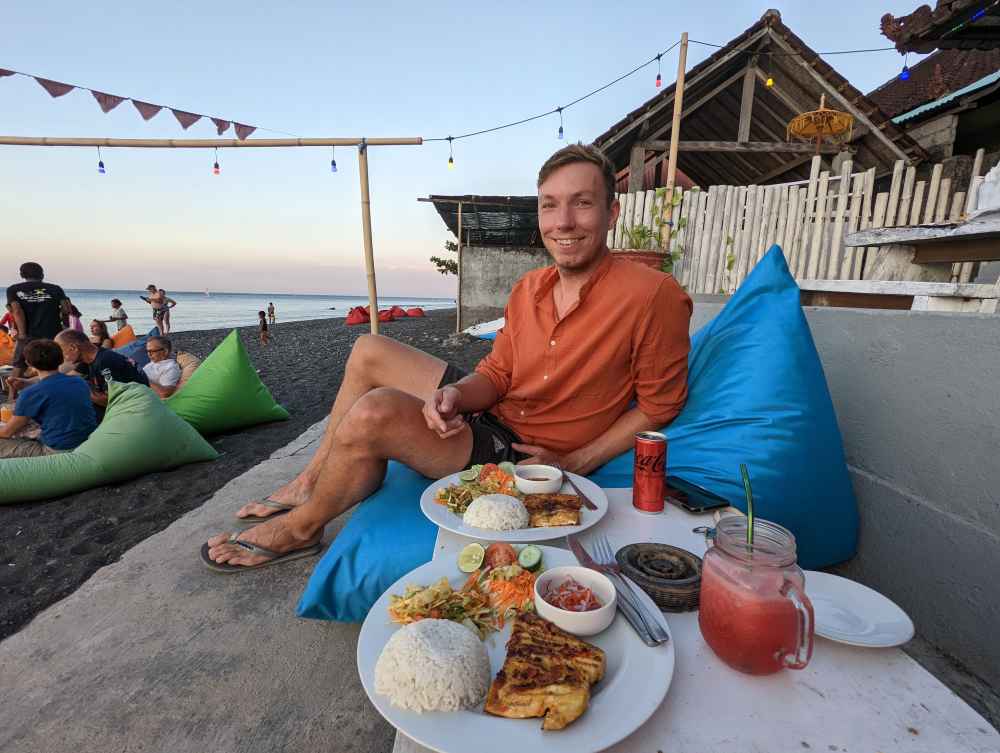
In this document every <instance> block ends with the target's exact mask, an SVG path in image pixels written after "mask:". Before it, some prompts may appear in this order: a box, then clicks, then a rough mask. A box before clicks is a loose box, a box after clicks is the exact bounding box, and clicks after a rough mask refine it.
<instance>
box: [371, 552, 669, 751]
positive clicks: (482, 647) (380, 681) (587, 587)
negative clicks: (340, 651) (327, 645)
mask: <svg viewBox="0 0 1000 753" xmlns="http://www.w3.org/2000/svg"><path fill="white" fill-rule="evenodd" d="M470 546H480V547H481V545H479V544H474V545H470ZM468 549H469V548H468V547H466V550H463V552H462V555H463V556H464V558H463V557H459V558H457V559H456V558H455V557H453V556H448V555H443V556H440V557H438V559H436V560H433V561H431V562H429V563H427V564H426V565H422V566H421V567H419V568H417V569H416V570H414V571H412V572H411V573H409V574H408V575H406V576H404V577H403V578H400V580H398V581H397V582H396V583H395V584H393V586H392V587H391V588H389V589H388V590H387V591H386V592H385V593H384V594H382V596H381V598H380V599H379V600H378V601H377V602H376V603H375V605H374V606H373V607H372V609H371V611H370V612H369V613H368V617H367V618H366V619H365V622H364V624H363V625H362V627H361V634H360V636H359V637H358V672H359V674H360V676H361V682H362V685H363V686H364V688H365V692H366V693H367V694H368V697H369V699H370V700H371V702H372V704H373V705H374V706H375V708H376V709H378V711H379V713H381V714H382V716H384V717H385V718H386V720H387V721H388V722H389V723H390V724H392V725H393V726H395V727H396V728H397V729H398V730H399V731H400V732H402V733H403V734H405V735H406V736H407V737H410V738H411V739H413V740H414V741H416V742H418V743H420V744H421V745H424V746H426V747H428V748H430V749H432V750H435V751H438V752H439V753H466V752H467V751H469V750H476V751H477V753H510V751H512V750H514V751H518V753H531V752H532V751H544V752H545V753H561V752H562V751H566V753H584V752H585V751H598V750H603V749H605V748H607V747H609V746H611V745H614V744H615V743H617V742H619V741H620V740H623V739H624V738H625V737H627V736H628V735H630V734H631V733H632V732H634V731H635V730H636V729H638V728H639V727H640V726H641V725H642V724H643V723H644V722H645V721H646V720H647V719H648V718H649V717H650V716H651V715H652V714H653V712H654V711H656V709H657V708H658V707H659V705H660V704H661V703H662V702H663V699H664V698H665V697H666V694H667V691H668V689H669V687H670V682H671V679H672V677H673V672H674V659H675V655H674V642H673V641H672V640H671V641H668V642H667V643H666V644H663V645H660V646H656V647H649V646H646V645H645V644H644V643H643V642H642V641H641V640H640V639H639V637H638V635H636V634H635V632H634V631H633V630H632V628H631V627H630V626H629V625H628V623H627V622H626V621H625V620H624V619H623V618H622V617H621V615H619V614H614V616H613V619H612V620H611V622H610V625H608V627H606V628H605V629H603V630H602V631H601V632H599V633H597V634H596V635H591V634H589V633H587V631H583V633H584V635H582V636H578V635H574V634H572V633H570V632H568V631H569V630H571V629H573V628H572V625H571V622H572V621H570V623H564V624H566V629H563V628H560V627H558V626H557V625H556V624H555V622H554V621H550V620H549V619H545V618H543V617H541V616H539V614H538V612H537V611H536V608H535V604H536V603H537V601H536V600H537V599H542V598H544V599H545V601H546V602H548V603H550V604H560V605H562V606H563V607H565V608H566V610H574V611H575V610H578V609H594V610H597V611H599V610H600V609H601V608H602V607H608V606H612V605H610V604H608V602H607V601H606V599H608V598H610V599H613V598H614V595H613V594H614V590H613V588H611V589H609V590H607V591H604V590H602V588H601V587H600V582H599V580H589V579H588V578H589V576H590V574H591V573H593V571H589V570H587V571H584V570H583V569H582V568H578V567H576V565H577V563H576V560H575V559H574V557H573V555H572V554H571V553H570V552H568V551H566V550H563V549H557V548H555V547H548V546H535V545H526V546H524V547H518V548H515V547H512V546H511V545H510V544H508V543H507V542H498V543H495V544H491V545H490V546H489V547H485V548H483V549H484V557H483V559H482V561H481V566H480V567H479V568H477V569H475V570H473V571H472V572H470V573H465V572H463V570H464V569H468V567H469V566H470V565H471V563H472V562H475V561H476V560H477V559H478V551H474V552H473V556H471V557H469V556H467V555H468V554H469V552H468V551H467V550H468ZM525 550H528V551H529V555H530V556H527V557H525V558H524V560H526V561H528V562H530V563H532V564H533V565H534V569H533V570H528V569H526V568H524V567H522V566H521V565H520V564H518V563H519V562H520V561H521V560H522V553H523V551H525ZM532 550H534V551H532ZM536 555H537V561H536ZM491 562H492V563H495V564H494V566H493V567H490V563H491ZM504 562H507V563H510V564H502V563H504ZM460 564H461V565H462V566H463V567H462V569H460ZM550 571H551V572H550ZM547 572H548V573H549V575H550V576H552V575H558V578H557V580H559V581H560V582H559V583H558V584H556V583H554V582H553V578H552V577H549V578H548V588H549V589H550V590H549V591H548V592H543V591H541V590H539V589H540V588H542V584H543V583H544V582H545V581H546V576H545V573H547ZM567 573H569V574H570V575H572V574H574V573H579V581H580V582H576V581H574V580H573V579H572V577H569V578H567V575H566V574H567ZM593 575H594V576H596V577H597V578H598V579H602V578H603V577H604V576H601V575H600V574H597V573H593ZM529 592H533V596H532V597H531V598H529ZM553 595H554V597H553ZM640 598H641V599H642V600H643V602H644V603H645V604H646V606H647V607H648V608H649V610H650V612H651V613H653V614H655V615H657V617H658V618H659V619H660V620H661V622H662V624H663V626H664V628H666V629H667V630H668V632H669V625H668V624H667V621H666V619H665V618H664V617H663V615H662V613H660V611H659V610H657V609H656V608H655V606H654V605H653V602H652V601H651V600H650V599H649V597H648V596H646V595H645V594H641V595H640ZM549 599H552V600H551V601H549ZM545 611H546V614H549V615H550V616H551V614H552V613H551V610H545ZM569 613H570V614H573V612H569ZM553 619H554V620H557V619H558V618H557V617H553ZM543 668H544V669H543Z"/></svg>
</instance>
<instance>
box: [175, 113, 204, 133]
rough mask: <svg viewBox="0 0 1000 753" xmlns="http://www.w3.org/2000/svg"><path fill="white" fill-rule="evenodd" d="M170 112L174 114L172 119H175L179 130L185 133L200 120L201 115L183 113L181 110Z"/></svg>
mask: <svg viewBox="0 0 1000 753" xmlns="http://www.w3.org/2000/svg"><path fill="white" fill-rule="evenodd" d="M170 112H172V113H173V114H174V117H175V118H177V122H178V123H180V124H181V128H183V129H184V130H185V131H186V130H187V129H188V128H190V127H191V126H193V125H194V124H195V123H197V122H198V121H199V120H201V115H197V114H195V113H193V112H184V111H183V110H173V109H171V110H170Z"/></svg>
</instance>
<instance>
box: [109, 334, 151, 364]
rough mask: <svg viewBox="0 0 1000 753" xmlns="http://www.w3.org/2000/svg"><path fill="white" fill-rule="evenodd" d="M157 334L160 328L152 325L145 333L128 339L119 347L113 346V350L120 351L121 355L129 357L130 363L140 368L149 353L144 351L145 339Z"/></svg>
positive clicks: (147, 361) (146, 360)
mask: <svg viewBox="0 0 1000 753" xmlns="http://www.w3.org/2000/svg"><path fill="white" fill-rule="evenodd" d="M159 336H160V328H159V327H153V328H152V329H151V330H149V332H147V333H146V334H145V335H142V336H140V337H137V338H136V339H134V340H130V341H129V342H127V343H125V344H124V345H122V346H121V347H120V348H115V352H116V353H121V354H122V355H123V356H125V357H126V358H128V359H130V360H131V361H132V363H134V364H135V365H136V368H138V369H141V368H142V367H143V366H145V365H146V364H147V363H149V353H147V352H146V341H147V340H148V339H149V338H151V337H159Z"/></svg>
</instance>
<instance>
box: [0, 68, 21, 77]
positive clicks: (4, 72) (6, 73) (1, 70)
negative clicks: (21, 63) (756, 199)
mask: <svg viewBox="0 0 1000 753" xmlns="http://www.w3.org/2000/svg"><path fill="white" fill-rule="evenodd" d="M15 73H17V71H8V70H7V69H6V68H0V78H2V77H3V76H13V75H14V74H15Z"/></svg>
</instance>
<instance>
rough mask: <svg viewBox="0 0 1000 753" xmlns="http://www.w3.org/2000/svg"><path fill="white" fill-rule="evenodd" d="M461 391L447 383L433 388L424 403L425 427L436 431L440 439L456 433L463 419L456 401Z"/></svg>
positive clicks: (459, 429) (462, 424)
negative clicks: (435, 388) (429, 396)
mask: <svg viewBox="0 0 1000 753" xmlns="http://www.w3.org/2000/svg"><path fill="white" fill-rule="evenodd" d="M461 397H462V393H461V392H459V390H458V388H457V387H454V386H452V385H450V384H449V385H447V386H445V387H442V388H441V389H439V390H435V391H434V394H433V395H431V399H430V400H428V401H427V402H426V403H424V420H425V421H426V422H427V428H428V429H430V430H431V431H434V432H437V435H438V436H439V437H441V439H447V438H448V437H453V436H455V435H456V434H458V433H459V432H460V431H461V430H462V427H463V426H464V425H465V421H464V420H463V419H462V416H461V414H459V412H458V401H459V400H460V399H461Z"/></svg>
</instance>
